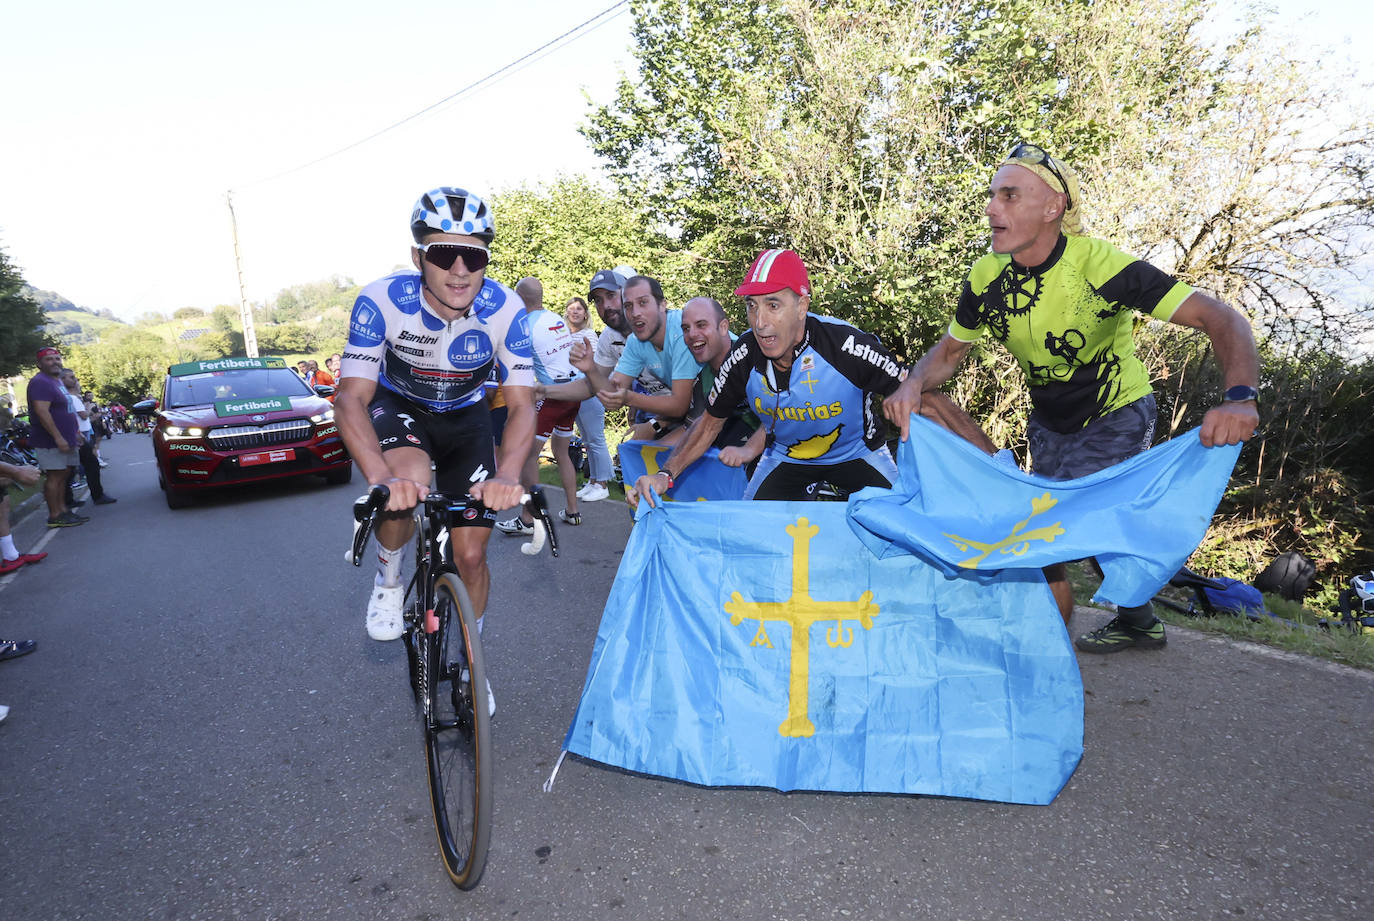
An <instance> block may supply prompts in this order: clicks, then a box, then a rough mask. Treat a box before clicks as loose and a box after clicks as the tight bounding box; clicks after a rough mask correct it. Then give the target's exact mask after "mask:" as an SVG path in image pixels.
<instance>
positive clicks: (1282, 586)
mask: <svg viewBox="0 0 1374 921" xmlns="http://www.w3.org/2000/svg"><path fill="white" fill-rule="evenodd" d="M1316 575H1317V567H1316V564H1314V563H1313V562H1312V561H1311V560H1309V559H1308V558H1307V557H1305V556H1303V555H1302V554H1301V553H1298V552H1297V551H1296V550H1290V551H1288V552H1287V553H1280V554H1279V555H1278V556H1276V557H1274V561H1273V562H1272V563H1270V564H1269V565H1268V566H1266V567H1264V571H1263V572H1261V573H1260V574H1259V575H1258V576H1256V577H1255V581H1254V586H1255V588H1257V589H1259V590H1260V591H1261V592H1271V593H1273V594H1275V595H1278V596H1279V597H1280V598H1284V599H1287V600H1288V601H1302V598H1303V595H1306V594H1307V590H1308V589H1309V588H1311V586H1312V580H1313V579H1314V578H1315V577H1316Z"/></svg>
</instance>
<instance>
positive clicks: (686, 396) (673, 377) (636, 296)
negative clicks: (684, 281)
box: [537, 275, 701, 441]
mask: <svg viewBox="0 0 1374 921" xmlns="http://www.w3.org/2000/svg"><path fill="white" fill-rule="evenodd" d="M621 303H622V305H623V307H624V310H625V319H626V320H627V321H628V322H629V324H630V331H631V333H632V334H633V336H632V337H631V338H628V339H626V340H625V351H624V352H622V353H621V355H620V359H619V361H617V362H616V366H615V370H614V371H612V372H611V373H610V374H609V375H607V374H606V371H605V369H604V368H603V367H602V366H601V365H598V364H597V363H596V362H595V361H593V356H592V355H591V350H590V349H587V348H585V347H580V346H581V344H579V346H574V347H573V351H572V364H573V366H574V367H575V368H577V369H578V370H579V371H581V372H582V373H584V374H585V375H587V377H586V380H585V381H574V382H572V383H571V384H559V385H555V386H553V387H545V388H541V389H540V390H538V391H537V395H538V396H541V397H551V398H554V399H559V400H583V399H586V398H587V397H589V396H592V395H593V394H595V396H597V397H598V398H599V399H600V400H601V402H602V403H604V404H605V405H606V408H607V409H619V408H620V407H622V406H628V407H630V408H631V409H633V410H642V411H644V412H646V413H650V414H651V415H652V416H653V418H652V419H650V420H649V422H647V423H640V424H638V425H635V426H634V427H632V428H631V430H630V435H629V437H630V438H631V439H638V440H643V441H651V440H653V439H656V438H660V437H662V436H663V435H666V434H668V433H669V432H671V431H673V430H674V429H676V428H678V427H680V426H681V425H682V421H683V419H684V418H685V417H686V415H687V409H688V408H689V407H690V406H691V404H692V385H693V384H694V383H695V381H696V379H697V375H698V374H699V373H701V366H700V365H699V364H697V360H696V359H695V358H694V357H692V351H691V349H689V348H688V347H687V343H686V342H684V341H683V338H682V312H681V311H679V310H669V309H668V305H667V300H666V299H665V298H664V296H663V286H662V285H660V284H659V282H658V279H656V278H649V277H648V276H645V275H636V276H634V277H633V278H631V279H630V280H629V281H627V282H625V287H624V289H623V291H622V292H621ZM646 372H647V373H648V374H649V375H650V376H651V377H653V378H654V379H655V380H657V381H658V382H659V383H661V384H662V385H663V387H664V388H666V389H665V391H664V392H662V393H659V394H649V393H640V392H639V391H637V390H634V389H632V385H633V383H634V381H635V378H637V377H639V376H640V375H641V374H644V373H646Z"/></svg>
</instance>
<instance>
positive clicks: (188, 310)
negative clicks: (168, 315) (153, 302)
mask: <svg viewBox="0 0 1374 921" xmlns="http://www.w3.org/2000/svg"><path fill="white" fill-rule="evenodd" d="M203 316H205V311H204V310H201V309H200V308H199V307H179V308H177V309H176V310H174V311H172V319H173V320H195V319H199V318H200V317H203Z"/></svg>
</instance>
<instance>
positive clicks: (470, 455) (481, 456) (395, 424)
mask: <svg viewBox="0 0 1374 921" xmlns="http://www.w3.org/2000/svg"><path fill="white" fill-rule="evenodd" d="M369 410H370V412H371V415H372V427H373V428H374V429H376V430H377V443H378V444H380V445H381V447H382V450H383V451H389V450H391V449H392V448H419V449H420V450H421V451H424V452H425V453H426V454H428V455H429V458H430V460H432V461H433V462H434V471H435V473H434V480H435V483H436V484H437V485H438V487H439V491H440V492H442V493H445V494H447V495H453V496H462V495H465V494H466V493H467V491H468V487H469V486H471V485H472V484H473V483H480V482H481V481H482V480H485V479H486V478H487V477H489V476H491V475H492V474H493V473H495V472H496V453H495V448H494V446H493V442H492V433H491V410H490V409H488V408H487V404H486V402H485V401H479V402H477V403H474V404H473V405H471V406H464V407H463V408H462V409H457V410H454V411H452V412H446V413H436V412H433V411H431V410H428V409H426V408H425V407H423V406H418V405H416V404H414V403H412V402H410V401H409V400H407V399H405V398H404V397H401V396H397V395H396V394H394V393H392V392H391V391H390V390H384V389H382V388H380V387H379V388H377V395H376V396H374V397H373V398H372V404H371V406H370V407H369ZM495 520H496V513H495V512H491V511H488V512H487V514H486V515H483V516H481V518H480V519H479V520H478V521H476V522H474V524H484V525H485V526H486V527H491V526H492V523H493V522H494V521H495Z"/></svg>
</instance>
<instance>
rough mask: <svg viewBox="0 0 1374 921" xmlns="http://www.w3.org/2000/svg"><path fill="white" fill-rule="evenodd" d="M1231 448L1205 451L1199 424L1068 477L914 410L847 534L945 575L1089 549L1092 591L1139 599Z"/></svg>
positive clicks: (1194, 520)
mask: <svg viewBox="0 0 1374 921" xmlns="http://www.w3.org/2000/svg"><path fill="white" fill-rule="evenodd" d="M1239 454H1240V445H1230V446H1227V447H1217V448H1206V447H1203V445H1202V442H1201V441H1199V440H1198V432H1197V429H1193V430H1191V431H1188V432H1185V433H1184V434H1182V435H1179V436H1178V437H1177V438H1174V439H1172V440H1171V441H1167V442H1165V443H1164V444H1161V445H1159V446H1157V447H1154V448H1151V449H1150V450H1148V451H1145V452H1144V453H1142V454H1138V455H1136V456H1135V457H1132V458H1130V459H1129V460H1126V461H1123V462H1122V463H1120V464H1116V465H1115V466H1112V467H1108V468H1107V469H1105V470H1099V471H1098V472H1097V473H1094V474H1092V475H1090V476H1085V477H1081V478H1079V479H1076V480H1048V479H1045V478H1043V477H1038V476H1034V475H1032V474H1029V473H1024V472H1022V471H1021V470H1018V469H1016V468H1015V467H1010V466H1004V465H1002V464H1000V463H998V462H996V461H994V460H993V459H992V458H990V457H988V456H987V455H986V454H984V453H983V452H982V451H979V450H978V449H977V448H975V447H974V446H973V445H971V444H969V443H968V442H967V441H964V440H963V439H962V438H959V437H958V436H956V435H953V434H951V433H950V432H947V431H946V430H945V429H943V428H941V427H940V426H938V425H936V424H935V423H933V422H931V421H930V420H928V419H923V418H919V417H915V416H913V417H912V420H911V437H910V438H908V439H907V440H906V442H905V443H903V444H902V446H901V448H900V449H899V451H898V460H897V466H898V469H899V471H900V473H901V479H900V482H899V483H898V484H897V485H896V487H895V488H894V489H892V490H885V489H866V490H864V491H862V492H860V493H858V494H857V495H855V496H854V497H853V498H852V499H851V501H850V503H849V514H850V520H851V522H852V524H853V526H854V531H855V533H856V534H857V535H858V536H859V538H860V539H861V540H863V542H864V544H865V545H866V546H867V547H868V548H869V549H870V550H871V551H873V553H875V554H877V555H878V556H881V557H890V556H893V555H903V554H915V555H917V556H919V557H922V558H923V559H926V560H927V561H929V562H931V563H933V564H935V565H936V566H938V567H940V568H941V569H942V570H943V571H944V572H946V573H954V572H959V571H966V572H977V573H986V572H992V571H997V570H1001V569H1012V568H1014V569H1039V568H1040V567H1042V566H1046V565H1049V564H1050V563H1059V562H1063V561H1065V560H1077V559H1082V558H1084V557H1090V556H1095V557H1097V561H1098V563H1099V564H1100V565H1101V566H1102V572H1103V580H1102V586H1101V588H1099V589H1098V592H1097V596H1096V597H1097V598H1098V599H1101V600H1106V601H1111V602H1114V603H1116V604H1118V605H1122V606H1132V607H1133V606H1136V605H1142V604H1144V603H1145V602H1147V601H1149V600H1150V598H1152V597H1153V596H1154V595H1155V593H1156V592H1158V591H1159V590H1160V589H1161V588H1163V587H1164V585H1165V583H1167V582H1168V581H1169V579H1170V577H1172V576H1173V575H1174V574H1175V573H1176V572H1178V570H1179V568H1180V567H1182V566H1183V564H1184V563H1185V562H1187V560H1188V557H1189V556H1190V555H1191V554H1192V552H1193V551H1194V550H1196V549H1197V545H1198V544H1199V543H1201V541H1202V538H1203V537H1205V536H1206V534H1207V528H1208V526H1209V525H1210V524H1211V521H1212V514H1213V512H1215V511H1216V507H1217V503H1218V502H1220V501H1221V497H1222V494H1223V493H1224V492H1225V490H1226V483H1227V481H1228V480H1229V479H1230V477H1231V469H1232V468H1233V467H1234V466H1235V463H1236V457H1237V456H1238V455H1239Z"/></svg>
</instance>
